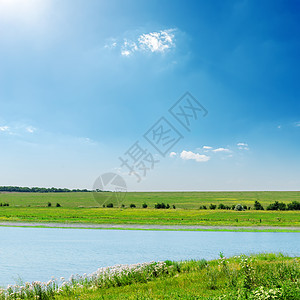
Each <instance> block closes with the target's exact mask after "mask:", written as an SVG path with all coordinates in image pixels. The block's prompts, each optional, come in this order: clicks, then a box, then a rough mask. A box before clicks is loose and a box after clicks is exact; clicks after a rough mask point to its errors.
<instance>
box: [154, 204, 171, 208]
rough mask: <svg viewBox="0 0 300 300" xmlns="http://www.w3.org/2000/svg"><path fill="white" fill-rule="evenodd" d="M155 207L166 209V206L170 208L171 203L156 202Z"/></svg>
mask: <svg viewBox="0 0 300 300" xmlns="http://www.w3.org/2000/svg"><path fill="white" fill-rule="evenodd" d="M154 208H157V209H161V208H162V209H165V208H170V205H169V204H167V205H166V204H164V203H156V204H155V206H154Z"/></svg>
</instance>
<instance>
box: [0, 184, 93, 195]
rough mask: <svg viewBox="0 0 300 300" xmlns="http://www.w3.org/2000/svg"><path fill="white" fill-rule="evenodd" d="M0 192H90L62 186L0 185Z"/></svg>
mask: <svg viewBox="0 0 300 300" xmlns="http://www.w3.org/2000/svg"><path fill="white" fill-rule="evenodd" d="M0 192H10V193H11V192H14V193H71V192H72V193H78V192H80V193H86V192H91V191H89V190H87V189H83V190H80V189H73V190H69V189H66V188H64V189H62V188H54V187H52V188H40V187H32V188H29V187H20V186H0Z"/></svg>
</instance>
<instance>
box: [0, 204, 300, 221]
mask: <svg viewBox="0 0 300 300" xmlns="http://www.w3.org/2000/svg"><path fill="white" fill-rule="evenodd" d="M0 221H23V222H58V223H94V224H156V225H206V226H223V225H231V226H300V212H296V211H283V212H280V211H242V212H238V211H220V210H183V209H181V210H180V209H176V210H173V209H170V210H157V209H130V208H128V209H110V208H64V207H61V208H56V207H50V208H32V207H27V208H24V207H19V208H15V207H10V206H9V207H1V208H0Z"/></svg>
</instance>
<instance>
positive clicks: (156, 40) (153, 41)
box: [104, 29, 176, 56]
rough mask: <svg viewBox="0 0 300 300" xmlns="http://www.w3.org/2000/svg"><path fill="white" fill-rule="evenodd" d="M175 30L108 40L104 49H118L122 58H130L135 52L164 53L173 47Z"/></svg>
mask: <svg viewBox="0 0 300 300" xmlns="http://www.w3.org/2000/svg"><path fill="white" fill-rule="evenodd" d="M175 31H176V30H175V29H166V30H160V31H154V32H149V33H142V34H140V35H136V37H135V38H131V39H128V38H124V39H123V40H121V41H120V40H119V41H118V40H116V39H114V38H110V39H109V40H108V42H107V43H106V44H105V45H104V48H106V49H109V50H113V49H119V50H120V52H121V55H122V56H130V55H132V54H133V53H135V52H151V53H154V52H157V53H164V52H166V51H167V50H168V49H170V48H173V47H175Z"/></svg>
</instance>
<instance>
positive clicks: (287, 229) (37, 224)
mask: <svg viewBox="0 0 300 300" xmlns="http://www.w3.org/2000/svg"><path fill="white" fill-rule="evenodd" d="M0 226H2V227H33V228H65V229H116V230H170V231H182V230H183V231H249V232H300V227H297V226H289V227H283V226H201V225H150V224H149V225H146V224H84V223H50V222H47V223H42V222H0Z"/></svg>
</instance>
